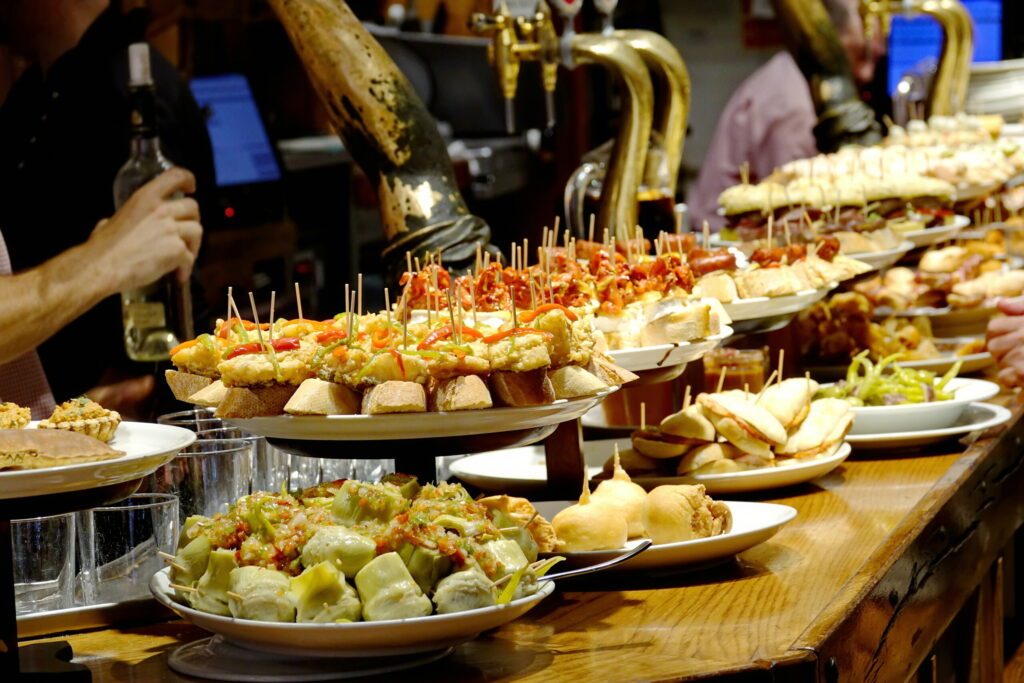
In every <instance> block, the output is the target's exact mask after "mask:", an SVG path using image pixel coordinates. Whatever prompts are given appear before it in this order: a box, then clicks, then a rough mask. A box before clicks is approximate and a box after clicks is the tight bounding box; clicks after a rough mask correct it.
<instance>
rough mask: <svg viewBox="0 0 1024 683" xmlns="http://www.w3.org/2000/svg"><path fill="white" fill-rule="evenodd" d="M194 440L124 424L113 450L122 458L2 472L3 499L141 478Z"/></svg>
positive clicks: (165, 429)
mask: <svg viewBox="0 0 1024 683" xmlns="http://www.w3.org/2000/svg"><path fill="white" fill-rule="evenodd" d="M36 424H38V423H36V422H32V423H31V424H30V425H29V426H28V427H27V428H26V429H35V426H36ZM195 440H196V435H195V433H194V432H191V431H189V430H187V429H182V428H181V427H171V426H169V425H158V424H150V423H148V422H122V423H121V424H120V425H118V427H117V432H116V433H115V434H114V438H113V439H112V440H111V441H110V447H111V448H116V449H117V450H119V451H124V453H125V454H124V455H123V456H121V457H119V458H114V459H112V460H102V461H100V462H83V463H79V464H77V465H64V466H62V467H50V468H47V469H40V470H15V471H13V472H0V499H9V498H27V497H29V496H45V495H47V494H50V493H64V492H67V491H81V490H82V489H91V488H96V487H97V486H107V485H112V484H120V483H122V482H126V481H132V480H133V479H139V478H141V477H144V476H146V475H147V474H150V473H152V472H155V471H156V470H157V469H159V468H160V466H161V465H164V464H165V463H167V462H170V461H171V460H173V459H174V456H176V455H177V454H178V453H180V452H181V450H182V449H183V448H185V447H187V446H189V445H190V444H191V443H192V442H193V441H195Z"/></svg>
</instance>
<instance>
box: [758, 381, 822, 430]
mask: <svg viewBox="0 0 1024 683" xmlns="http://www.w3.org/2000/svg"><path fill="white" fill-rule="evenodd" d="M817 391H818V383H817V382H815V381H814V380H813V379H804V378H803V377H794V378H792V379H787V380H785V381H782V382H779V383H778V384H773V385H771V386H770V387H768V388H767V389H765V390H764V391H763V392H762V393H761V398H760V399H758V401H757V405H759V406H761V407H762V408H764V409H765V410H767V411H768V412H769V413H771V414H772V415H774V416H775V419H777V420H778V421H779V424H781V425H782V428H783V429H785V430H786V431H787V432H791V431H793V430H794V429H795V428H796V427H798V426H799V425H800V423H801V422H803V421H804V418H806V417H807V413H808V411H809V410H810V409H811V399H813V398H814V394H815V393H816V392H817Z"/></svg>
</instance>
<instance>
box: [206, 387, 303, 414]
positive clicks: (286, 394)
mask: <svg viewBox="0 0 1024 683" xmlns="http://www.w3.org/2000/svg"><path fill="white" fill-rule="evenodd" d="M294 393H295V387H293V386H290V385H284V384H275V385H272V386H266V387H251V388H247V389H244V388H242V387H228V388H227V391H226V392H225V393H224V400H223V401H221V402H220V404H219V405H218V406H217V412H216V415H217V417H224V418H235V419H239V420H245V419H248V418H252V417H272V416H274V415H281V414H282V413H284V407H285V406H286V405H287V404H288V400H289V399H290V398H291V397H292V394H294Z"/></svg>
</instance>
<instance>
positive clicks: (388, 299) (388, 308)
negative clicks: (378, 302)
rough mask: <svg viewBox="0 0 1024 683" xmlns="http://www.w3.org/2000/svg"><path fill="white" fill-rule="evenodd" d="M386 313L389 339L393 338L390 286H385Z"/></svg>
mask: <svg viewBox="0 0 1024 683" xmlns="http://www.w3.org/2000/svg"><path fill="white" fill-rule="evenodd" d="M384 314H385V315H386V316H387V319H388V341H389V342H390V340H391V295H390V294H389V293H388V288H387V287H385V288H384Z"/></svg>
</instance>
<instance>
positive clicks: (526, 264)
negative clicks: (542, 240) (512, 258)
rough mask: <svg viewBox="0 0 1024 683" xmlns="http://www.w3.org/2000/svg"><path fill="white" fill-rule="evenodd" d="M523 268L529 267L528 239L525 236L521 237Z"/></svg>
mask: <svg viewBox="0 0 1024 683" xmlns="http://www.w3.org/2000/svg"><path fill="white" fill-rule="evenodd" d="M522 253H523V263H522V266H523V268H529V267H530V240H529V239H528V238H526V237H524V238H523V252H522Z"/></svg>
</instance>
